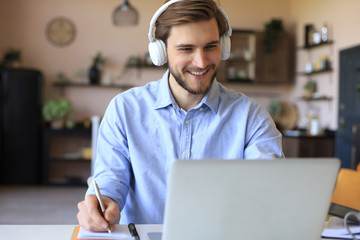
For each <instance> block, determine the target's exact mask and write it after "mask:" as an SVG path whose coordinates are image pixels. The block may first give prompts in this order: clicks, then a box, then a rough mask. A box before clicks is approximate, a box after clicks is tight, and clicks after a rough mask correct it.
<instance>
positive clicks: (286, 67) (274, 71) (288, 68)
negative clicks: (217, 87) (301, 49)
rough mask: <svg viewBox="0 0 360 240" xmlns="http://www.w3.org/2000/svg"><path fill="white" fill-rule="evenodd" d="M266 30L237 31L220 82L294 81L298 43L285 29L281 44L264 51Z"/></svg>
mask: <svg viewBox="0 0 360 240" xmlns="http://www.w3.org/2000/svg"><path fill="white" fill-rule="evenodd" d="M263 41H264V33H263V32H255V31H248V30H233V34H232V36H231V54H230V58H229V59H228V60H227V61H223V62H222V63H221V65H220V69H219V72H218V75H217V79H218V81H220V82H239V83H244V82H247V83H265V84H267V83H278V84H287V83H292V82H293V81H294V50H295V48H294V46H293V40H292V38H291V36H290V35H289V34H288V33H287V32H281V33H280V35H279V40H278V42H277V45H276V46H277V47H276V48H275V49H274V50H273V51H272V52H271V53H268V54H265V53H264V49H263V48H264V47H263Z"/></svg>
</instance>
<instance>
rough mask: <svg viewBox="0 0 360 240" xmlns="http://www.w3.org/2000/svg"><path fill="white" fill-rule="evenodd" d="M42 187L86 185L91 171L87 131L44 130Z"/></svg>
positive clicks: (77, 128) (88, 129)
mask: <svg viewBox="0 0 360 240" xmlns="http://www.w3.org/2000/svg"><path fill="white" fill-rule="evenodd" d="M43 140H44V151H43V154H44V156H43V159H44V162H43V179H44V183H45V184H58V185H86V181H87V178H88V177H89V176H90V172H91V154H90V153H91V150H90V146H91V129H90V128H84V127H76V128H74V129H51V128H46V129H44V137H43Z"/></svg>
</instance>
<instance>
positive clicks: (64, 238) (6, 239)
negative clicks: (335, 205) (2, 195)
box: [0, 224, 320, 240]
mask: <svg viewBox="0 0 360 240" xmlns="http://www.w3.org/2000/svg"><path fill="white" fill-rule="evenodd" d="M74 227H75V225H0V239H1V240H25V239H26V240H50V239H51V240H70V239H71V234H72V232H73V230H74ZM136 227H137V228H136V229H137V231H138V233H139V236H140V239H141V240H149V237H148V236H147V233H148V232H161V231H162V225H157V224H149V225H141V224H140V225H136ZM319 240H320V239H319Z"/></svg>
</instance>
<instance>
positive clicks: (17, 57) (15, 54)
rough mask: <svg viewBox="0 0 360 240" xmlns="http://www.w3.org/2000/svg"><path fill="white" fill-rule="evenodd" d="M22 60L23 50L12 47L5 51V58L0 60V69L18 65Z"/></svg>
mask: <svg viewBox="0 0 360 240" xmlns="http://www.w3.org/2000/svg"><path fill="white" fill-rule="evenodd" d="M20 62H21V51H20V50H19V49H15V48H10V49H9V50H7V51H6V52H5V53H4V56H3V60H2V61H1V62H0V69H2V68H15V67H18V66H19V65H20Z"/></svg>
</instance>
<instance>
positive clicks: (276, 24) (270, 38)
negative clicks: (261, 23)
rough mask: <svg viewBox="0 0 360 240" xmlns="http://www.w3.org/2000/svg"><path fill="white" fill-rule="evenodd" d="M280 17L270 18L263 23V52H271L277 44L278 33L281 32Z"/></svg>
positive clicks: (282, 28) (281, 23)
mask: <svg viewBox="0 0 360 240" xmlns="http://www.w3.org/2000/svg"><path fill="white" fill-rule="evenodd" d="M283 30H284V27H283V22H282V19H272V20H271V21H270V22H268V23H265V33H264V40H263V49H264V53H265V54H270V53H272V52H273V51H274V50H275V49H276V46H277V43H278V41H279V39H280V34H281V33H282V32H283Z"/></svg>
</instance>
